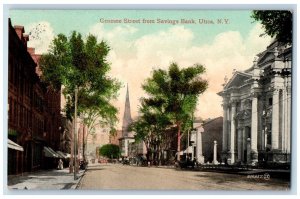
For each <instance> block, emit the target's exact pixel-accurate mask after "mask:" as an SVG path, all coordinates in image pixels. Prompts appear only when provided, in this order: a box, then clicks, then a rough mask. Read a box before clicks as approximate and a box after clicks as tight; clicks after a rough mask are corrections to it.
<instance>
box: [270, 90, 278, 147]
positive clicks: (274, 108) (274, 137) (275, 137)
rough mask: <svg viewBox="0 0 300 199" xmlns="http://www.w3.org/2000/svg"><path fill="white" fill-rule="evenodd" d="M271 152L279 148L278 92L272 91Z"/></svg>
mask: <svg viewBox="0 0 300 199" xmlns="http://www.w3.org/2000/svg"><path fill="white" fill-rule="evenodd" d="M271 138H272V150H277V149H278V146H279V143H278V142H279V91H278V89H275V90H274V91H273V104H272V136H271Z"/></svg>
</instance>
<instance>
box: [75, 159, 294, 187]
mask: <svg viewBox="0 0 300 199" xmlns="http://www.w3.org/2000/svg"><path fill="white" fill-rule="evenodd" d="M289 186H290V184H289V182H287V181H284V180H280V179H272V177H271V178H270V179H268V180H265V179H254V178H252V179H251V178H248V177H247V176H246V175H235V174H225V173H214V172H201V171H186V170H175V169H172V168H157V167H137V166H128V165H121V164H101V165H99V164H95V165H90V166H89V168H88V169H87V171H86V173H85V175H84V176H83V178H82V179H81V181H80V183H79V186H78V189H82V190H288V189H289Z"/></svg>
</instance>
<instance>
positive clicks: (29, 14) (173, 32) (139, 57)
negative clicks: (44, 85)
mask: <svg viewBox="0 0 300 199" xmlns="http://www.w3.org/2000/svg"><path fill="white" fill-rule="evenodd" d="M250 16H251V10H223V11H222V10H10V11H9V17H10V18H11V21H12V24H13V25H22V26H24V28H25V32H26V33H30V37H29V39H30V41H29V43H28V45H29V46H30V47H35V48H36V53H40V54H42V53H46V52H47V50H48V49H49V45H50V43H51V41H52V39H53V38H54V37H55V36H56V35H57V34H59V33H63V34H65V35H67V36H69V35H70V33H71V32H72V31H73V30H75V31H77V32H80V33H81V34H82V35H83V36H84V37H85V36H86V35H88V34H93V35H95V36H97V39H98V41H101V40H104V41H106V42H107V43H108V44H109V46H110V47H111V51H110V53H109V55H108V61H109V62H110V63H111V71H110V76H112V77H114V78H117V79H119V80H120V81H121V83H122V85H123V87H122V88H121V89H120V92H119V97H118V99H117V100H116V101H114V102H113V103H114V105H115V106H116V107H117V108H118V109H119V119H120V124H121V123H122V117H123V112H124V106H125V94H126V85H127V84H128V86H129V94H130V102H131V114H132V116H133V117H136V116H137V115H138V107H139V99H140V98H141V97H143V96H145V93H144V92H143V90H142V88H141V85H142V83H143V82H144V81H145V79H146V78H148V77H150V76H151V71H152V70H153V69H158V68H162V69H167V68H168V66H169V65H170V63H172V62H176V63H178V64H179V66H180V67H189V66H192V65H194V64H202V65H204V66H205V67H206V73H205V74H204V75H203V76H202V77H203V78H204V79H207V80H208V83H209V86H208V89H207V90H206V91H205V92H204V93H203V94H202V95H201V96H200V97H199V100H198V106H197V110H196V112H195V116H196V117H201V118H203V119H207V118H215V117H219V116H222V114H223V112H222V98H221V97H220V96H218V95H217V93H218V92H220V91H221V90H222V88H223V87H222V84H223V83H224V78H225V76H226V77H227V78H229V79H230V78H231V77H232V74H233V70H238V71H242V70H246V69H247V68H249V67H251V66H252V62H253V60H254V57H255V56H256V54H258V53H260V52H261V51H263V50H264V49H265V48H266V47H267V46H268V45H269V44H270V42H271V38H270V37H268V36H263V37H261V34H263V33H264V31H263V29H262V27H261V25H260V24H259V23H257V22H255V21H254V19H252V18H251V17H250ZM182 19H183V20H185V21H187V20H189V21H192V20H194V23H192V24H187V23H182ZM133 20H135V21H133ZM151 20H152V21H151ZM112 21H113V22H112ZM218 21H219V22H220V21H221V22H222V23H218ZM116 22H118V23H116ZM150 22H154V23H150ZM163 22H164V23H163ZM212 22H213V23H212ZM226 22H227V23H226ZM36 27H39V30H42V32H41V33H37V32H36V31H34V30H35V28H36ZM120 124H119V126H118V127H119V128H120Z"/></svg>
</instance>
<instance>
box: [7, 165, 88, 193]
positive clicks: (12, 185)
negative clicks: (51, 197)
mask: <svg viewBox="0 0 300 199" xmlns="http://www.w3.org/2000/svg"><path fill="white" fill-rule="evenodd" d="M84 172H85V170H79V173H78V174H77V177H78V179H77V180H74V174H73V173H69V168H65V169H63V170H46V171H45V170H43V171H37V172H31V173H27V174H23V175H22V176H9V177H8V180H7V185H8V186H7V188H8V189H9V190H11V191H13V190H20V189H22V190H24V189H25V190H26V189H28V190H60V189H76V187H77V184H78V183H79V182H80V180H81V178H82V176H83V175H84Z"/></svg>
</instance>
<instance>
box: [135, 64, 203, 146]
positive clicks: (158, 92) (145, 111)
mask: <svg viewBox="0 0 300 199" xmlns="http://www.w3.org/2000/svg"><path fill="white" fill-rule="evenodd" d="M204 72H205V68H204V67H203V66H202V65H199V64H195V65H194V66H191V67H187V68H182V69H180V68H179V66H178V65H177V64H176V63H172V64H171V65H170V66H169V68H168V70H162V69H158V70H154V71H153V73H152V76H151V77H150V78H148V79H146V81H145V83H144V84H143V85H142V88H143V89H144V90H145V92H146V93H147V95H148V96H149V97H148V98H143V99H142V107H141V108H140V111H141V113H142V117H141V118H140V120H139V121H138V122H137V123H136V126H135V128H136V129H135V131H137V132H139V131H140V132H141V133H140V135H141V136H142V137H144V138H147V137H151V136H152V134H153V132H155V133H156V134H155V135H156V136H157V137H160V136H159V133H162V132H163V131H164V130H166V128H168V127H170V125H169V126H168V124H172V125H173V126H174V125H175V126H176V127H177V139H178V148H177V151H180V138H181V133H182V132H185V131H186V130H188V129H190V128H191V124H192V122H191V118H192V116H193V113H194V111H195V109H196V105H197V99H198V97H199V95H200V94H201V93H203V92H204V91H205V90H206V89H207V86H208V83H207V81H206V80H204V79H202V78H201V77H200V75H201V74H203V73H204ZM137 135H139V133H137Z"/></svg>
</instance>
